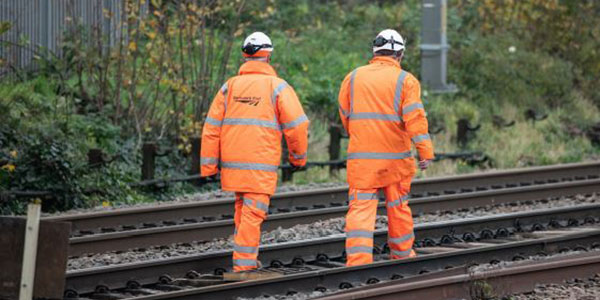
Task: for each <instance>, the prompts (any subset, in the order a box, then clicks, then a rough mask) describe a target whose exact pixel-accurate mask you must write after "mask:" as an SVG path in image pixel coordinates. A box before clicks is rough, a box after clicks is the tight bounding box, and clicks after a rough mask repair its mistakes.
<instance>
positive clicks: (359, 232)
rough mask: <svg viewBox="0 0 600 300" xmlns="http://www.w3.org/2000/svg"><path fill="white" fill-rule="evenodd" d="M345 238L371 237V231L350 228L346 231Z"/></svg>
mask: <svg viewBox="0 0 600 300" xmlns="http://www.w3.org/2000/svg"><path fill="white" fill-rule="evenodd" d="M346 237H347V238H369V239H372V238H373V231H368V230H350V231H348V232H346Z"/></svg>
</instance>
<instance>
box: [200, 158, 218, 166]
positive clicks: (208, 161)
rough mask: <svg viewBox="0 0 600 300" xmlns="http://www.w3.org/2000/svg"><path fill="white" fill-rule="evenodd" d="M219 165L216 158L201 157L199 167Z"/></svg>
mask: <svg viewBox="0 0 600 300" xmlns="http://www.w3.org/2000/svg"><path fill="white" fill-rule="evenodd" d="M217 163H219V159H218V158H216V157H201V158H200V164H201V165H216V164H217Z"/></svg>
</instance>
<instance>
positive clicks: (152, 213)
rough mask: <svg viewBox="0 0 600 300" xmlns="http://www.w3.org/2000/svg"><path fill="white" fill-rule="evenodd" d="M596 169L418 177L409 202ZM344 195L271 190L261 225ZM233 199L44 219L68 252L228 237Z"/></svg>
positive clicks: (417, 205) (539, 189) (481, 195)
mask: <svg viewBox="0 0 600 300" xmlns="http://www.w3.org/2000/svg"><path fill="white" fill-rule="evenodd" d="M599 176H600V162H594V163H583V164H567V165H557V166H549V167H538V168H528V169H516V170H508V171H500V172H492V173H484V174H471V175H462V176H454V177H441V178H432V179H426V180H417V181H415V183H414V185H413V193H412V194H411V196H412V198H413V200H411V208H412V210H413V212H414V213H415V214H420V213H428V212H432V211H436V210H456V209H457V208H460V207H474V206H485V205H490V204H497V203H505V202H511V201H512V202H515V201H530V200H537V199H540V198H543V197H556V196H569V195H574V194H576V193H590V192H595V191H598V189H597V188H596V187H597V186H600V184H596V183H594V182H593V179H597V178H598V177H599ZM567 186H568V187H567ZM425 191H427V192H425ZM346 199H347V188H344V187H340V188H328V189H319V190H312V191H306V192H292V193H283V194H278V195H275V196H274V197H273V199H272V201H271V207H270V216H269V219H268V220H267V221H266V222H265V224H264V226H263V229H264V230H271V229H275V228H278V227H284V228H285V227H289V226H293V225H296V224H306V223H312V222H315V221H319V220H325V219H330V218H335V217H340V216H343V215H344V214H345V212H346V211H347V207H346V203H347V200H346ZM382 203H383V202H382ZM232 206H233V199H221V200H213V201H203V202H195V203H183V204H169V205H159V206H156V207H145V208H131V209H122V210H118V211H111V212H96V213H85V214H79V215H71V216H58V217H49V218H46V219H47V220H54V221H68V222H72V228H74V230H73V233H72V238H71V239H70V249H69V255H70V256H79V255H83V254H90V253H102V252H109V251H119V250H127V249H135V248H143V247H148V246H152V245H167V244H171V243H184V242H190V241H206V240H211V239H214V238H221V237H227V236H229V235H230V234H231V231H232V230H231V228H232V224H233V220H232V218H233V216H232V215H231V212H232ZM383 209H384V207H383V204H380V210H383ZM200 215H201V216H202V217H198V216H200ZM192 216H193V217H192ZM150 220H151V221H150Z"/></svg>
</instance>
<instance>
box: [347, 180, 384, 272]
mask: <svg viewBox="0 0 600 300" xmlns="http://www.w3.org/2000/svg"><path fill="white" fill-rule="evenodd" d="M369 195H371V196H369ZM348 199H351V200H350V205H349V208H348V214H347V215H346V257H347V262H346V265H347V266H356V265H362V264H368V263H371V262H373V231H374V230H375V217H376V215H377V203H378V199H377V189H364V190H363V189H354V188H350V190H349V192H348Z"/></svg>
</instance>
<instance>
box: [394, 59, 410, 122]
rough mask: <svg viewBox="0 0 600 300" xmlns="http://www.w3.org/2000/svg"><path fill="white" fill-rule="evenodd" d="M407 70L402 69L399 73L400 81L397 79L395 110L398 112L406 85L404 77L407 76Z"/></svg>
mask: <svg viewBox="0 0 600 300" xmlns="http://www.w3.org/2000/svg"><path fill="white" fill-rule="evenodd" d="M406 74H407V73H406V71H404V70H402V71H400V75H398V81H396V92H395V93H394V111H395V112H396V114H399V113H400V102H401V100H402V87H403V86H404V79H405V78H406Z"/></svg>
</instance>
